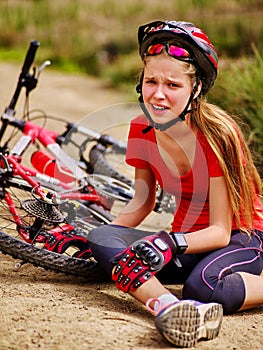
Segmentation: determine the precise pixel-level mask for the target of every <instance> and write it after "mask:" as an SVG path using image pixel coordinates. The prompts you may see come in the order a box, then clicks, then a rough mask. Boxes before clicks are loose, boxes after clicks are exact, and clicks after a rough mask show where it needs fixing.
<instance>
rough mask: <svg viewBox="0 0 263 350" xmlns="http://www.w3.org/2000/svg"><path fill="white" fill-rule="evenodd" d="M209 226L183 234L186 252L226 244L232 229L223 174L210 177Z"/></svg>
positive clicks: (208, 249)
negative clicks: (186, 246) (186, 245)
mask: <svg viewBox="0 0 263 350" xmlns="http://www.w3.org/2000/svg"><path fill="white" fill-rule="evenodd" d="M209 203H210V223H209V227H208V228H206V229H203V230H200V231H196V232H191V233H188V234H186V235H185V238H186V241H187V243H188V249H187V250H186V253H188V254H190V253H201V252H206V251H210V250H214V249H218V248H222V247H225V246H227V245H228V243H229V241H230V237H231V229H232V215H233V213H232V209H231V206H230V201H229V196H228V191H227V186H226V183H225V180H224V177H223V176H220V177H213V178H211V179H210V195H209Z"/></svg>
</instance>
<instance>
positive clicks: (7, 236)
mask: <svg viewBox="0 0 263 350" xmlns="http://www.w3.org/2000/svg"><path fill="white" fill-rule="evenodd" d="M5 186H7V188H8V193H9V194H10V196H12V200H13V202H14V204H15V208H16V209H17V210H18V212H19V216H20V217H21V218H22V223H23V227H30V224H31V225H32V222H33V220H34V219H35V218H34V216H33V215H31V214H28V213H27V212H25V209H24V208H23V207H22V205H21V203H22V202H23V199H24V198H29V197H30V196H31V191H30V189H32V188H31V187H30V186H29V185H28V184H26V183H25V181H24V180H22V179H20V178H16V179H15V178H10V181H9V180H7V181H5ZM3 191H6V189H3ZM72 202H73V203H72V205H73V206H74V205H75V204H76V207H77V208H80V211H77V214H76V215H75V216H74V215H73V216H74V217H73V218H71V220H72V222H70V225H72V226H73V227H75V228H76V229H75V230H76V234H77V235H79V236H84V237H86V236H87V233H88V232H89V231H90V230H91V229H93V228H94V227H98V226H100V225H102V224H104V223H109V222H110V221H111V219H112V217H111V216H109V217H104V214H105V213H106V211H103V209H102V208H99V206H97V205H96V204H95V205H94V204H91V205H90V208H89V207H87V204H86V205H84V204H82V203H80V202H79V201H72ZM75 202H76V203H75ZM87 208H88V210H86V209H87ZM82 209H83V213H82V212H81V210H82ZM84 215H85V217H84ZM27 225H28V226H27ZM46 230H47V229H46ZM41 232H43V234H44V233H45V229H42V231H41ZM47 232H48V231H47ZM70 248H71V247H70ZM0 251H2V252H3V253H4V254H8V255H10V256H12V257H13V258H15V259H21V260H22V261H23V262H26V263H30V264H33V265H35V266H39V267H43V268H44V269H46V270H52V271H54V272H60V273H63V274H66V275H74V276H80V277H85V278H88V277H91V278H94V277H95V275H96V274H97V272H98V270H100V267H99V265H98V263H97V261H96V260H95V259H94V258H93V257H90V258H88V259H79V258H77V257H74V256H71V255H65V254H58V253H56V252H53V251H50V250H47V249H45V248H43V246H40V244H38V245H34V244H31V243H28V242H26V241H25V240H23V238H22V237H20V236H19V234H18V231H17V224H16V223H15V222H14V220H13V217H12V215H11V214H10V211H9V207H8V206H7V204H6V202H5V201H4V200H3V199H0ZM98 274H100V275H101V273H99V272H98Z"/></svg>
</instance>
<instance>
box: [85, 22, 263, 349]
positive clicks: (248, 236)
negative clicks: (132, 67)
mask: <svg viewBox="0 0 263 350" xmlns="http://www.w3.org/2000/svg"><path fill="white" fill-rule="evenodd" d="M138 40H139V48H140V56H141V58H142V61H143V63H144V69H143V72H142V74H141V79H140V83H139V85H138V87H137V91H138V92H139V94H140V97H139V101H140V104H141V107H142V110H143V115H140V116H138V117H137V118H135V119H134V120H133V121H132V122H131V125H130V132H129V140H128V148H127V156H126V160H127V163H128V164H130V165H132V166H134V167H135V196H134V198H133V199H132V200H131V201H130V202H129V204H128V205H127V207H126V208H125V209H124V211H123V212H121V213H120V214H119V215H118V216H117V218H116V219H115V220H114V221H113V222H112V223H111V224H110V225H106V226H102V227H100V228H97V229H95V230H93V231H91V232H90V234H89V241H90V245H91V248H92V251H93V254H94V257H95V258H96V259H97V260H98V261H99V263H100V264H101V265H102V266H103V267H104V268H105V270H106V271H107V272H108V273H109V274H110V275H111V276H112V279H113V281H115V282H116V286H117V287H118V288H119V289H121V290H122V291H124V292H129V293H130V294H131V295H132V296H134V297H135V298H136V299H137V300H139V301H140V302H142V303H144V304H146V306H147V308H148V309H149V310H150V311H151V312H152V313H153V314H155V315H156V318H155V325H156V327H157V329H158V331H159V332H160V333H161V334H162V335H163V336H164V337H165V338H166V339H167V340H168V341H169V342H171V343H172V344H174V345H176V346H183V347H191V346H194V345H195V344H196V342H197V341H198V340H200V339H213V338H214V337H216V336H217V335H218V333H219V330H220V325H221V321H222V314H223V311H224V312H225V313H234V312H236V311H238V310H245V309H248V308H252V307H255V306H257V305H260V304H262V303H263V278H262V277H260V274H261V272H262V262H263V260H262V258H263V254H262V240H263V210H262V205H261V202H260V195H261V181H260V178H259V175H258V173H257V171H256V168H255V166H254V164H253V160H252V157H251V154H250V152H249V149H248V147H247V145H246V143H245V141H244V137H243V135H242V132H241V130H240V128H239V127H238V125H237V124H236V123H235V121H234V120H233V119H232V118H231V116H229V115H228V114H227V113H226V112H225V111H223V110H221V109H220V108H218V107H216V106H214V105H212V104H209V103H208V102H207V101H206V99H205V95H206V94H207V92H208V91H209V90H210V89H211V87H212V86H213V84H214V81H215V79H216V76H217V68H218V66H217V63H218V60H217V54H216V51H215V48H214V46H213V45H212V44H211V42H210V41H209V39H208V37H207V36H206V34H205V33H204V32H203V31H201V30H200V29H198V28H196V27H195V26H194V25H193V24H192V23H187V22H174V21H166V22H163V21H156V22H152V23H149V24H146V25H143V26H141V27H139V31H138ZM157 181H158V183H159V184H160V186H161V187H162V188H163V189H164V190H165V191H167V192H169V193H172V194H174V195H175V198H176V210H175V213H174V219H173V222H172V229H171V232H169V233H168V232H166V231H161V232H157V233H153V232H145V231H142V230H139V229H136V226H138V225H139V224H140V223H141V222H142V221H143V220H144V219H145V217H146V216H147V215H148V214H149V213H150V212H151V211H152V210H153V208H154V205H155V189H156V182H157ZM167 281H169V283H183V284H184V287H183V291H182V295H183V299H182V300H179V299H178V298H177V297H176V296H175V295H173V294H172V293H171V292H170V291H169V290H167V289H166V288H165V286H164V285H163V284H162V282H167Z"/></svg>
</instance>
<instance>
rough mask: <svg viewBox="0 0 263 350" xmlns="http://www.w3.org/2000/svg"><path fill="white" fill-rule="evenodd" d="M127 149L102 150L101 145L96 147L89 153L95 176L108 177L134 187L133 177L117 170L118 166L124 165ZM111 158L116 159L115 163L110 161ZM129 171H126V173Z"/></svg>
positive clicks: (112, 148) (112, 147)
mask: <svg viewBox="0 0 263 350" xmlns="http://www.w3.org/2000/svg"><path fill="white" fill-rule="evenodd" d="M125 154H126V147H114V145H113V146H111V147H109V148H107V149H106V148H102V146H101V145H99V144H98V145H95V146H93V147H92V148H91V150H90V152H89V161H90V164H91V166H92V168H93V172H94V173H95V174H101V175H106V176H109V177H113V178H115V179H117V180H119V181H121V182H124V183H125V184H126V185H128V186H133V180H132V179H131V177H132V175H130V176H127V173H126V174H124V173H121V172H120V171H118V170H116V168H117V166H119V165H120V164H123V163H124V159H125ZM109 156H112V157H114V158H115V159H114V161H110V160H109V159H108V157H109ZM126 171H127V169H125V172H126Z"/></svg>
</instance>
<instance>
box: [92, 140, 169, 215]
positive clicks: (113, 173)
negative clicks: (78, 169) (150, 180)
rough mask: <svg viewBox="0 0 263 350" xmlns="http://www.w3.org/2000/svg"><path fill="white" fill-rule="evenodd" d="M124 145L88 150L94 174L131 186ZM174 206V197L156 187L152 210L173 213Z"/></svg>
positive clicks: (98, 146)
mask: <svg viewBox="0 0 263 350" xmlns="http://www.w3.org/2000/svg"><path fill="white" fill-rule="evenodd" d="M125 154H126V147H125V146H123V147H120V146H119V145H113V146H111V147H108V148H103V147H102V146H101V145H99V144H98V145H95V146H93V148H92V149H91V150H90V153H89V160H90V164H91V165H92V167H93V169H94V170H93V171H94V173H95V174H102V175H106V176H109V177H112V178H115V179H117V180H119V181H121V182H123V183H125V184H126V185H128V186H130V187H133V181H132V179H133V176H134V174H133V168H132V167H130V166H128V165H127V164H126V162H125ZM175 208H176V204H175V198H174V196H173V195H172V194H169V193H167V192H165V191H163V190H162V189H161V187H160V186H157V188H156V206H155V209H154V211H156V212H159V213H161V212H165V213H169V214H173V213H174V211H175Z"/></svg>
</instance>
